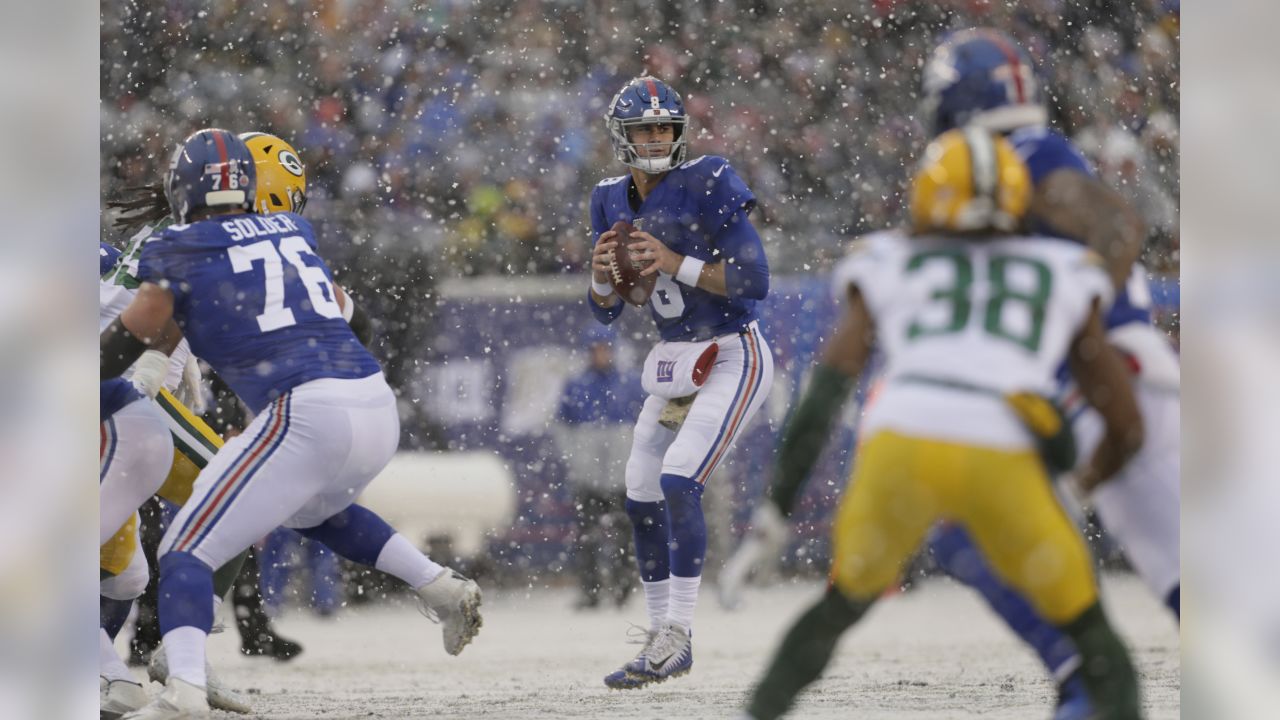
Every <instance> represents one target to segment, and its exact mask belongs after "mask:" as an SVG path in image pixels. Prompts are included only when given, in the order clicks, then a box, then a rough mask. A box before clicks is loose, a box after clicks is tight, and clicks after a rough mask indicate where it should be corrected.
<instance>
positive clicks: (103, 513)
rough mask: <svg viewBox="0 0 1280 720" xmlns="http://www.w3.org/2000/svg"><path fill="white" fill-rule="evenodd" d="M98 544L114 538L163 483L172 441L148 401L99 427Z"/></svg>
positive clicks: (134, 404)
mask: <svg viewBox="0 0 1280 720" xmlns="http://www.w3.org/2000/svg"><path fill="white" fill-rule="evenodd" d="M98 447H99V453H98V456H99V466H98V467H99V472H98V483H99V500H98V544H99V545H102V544H103V543H105V542H107V540H109V539H110V538H111V536H112V535H114V534H115V532H116V531H117V530H119V529H120V526H121V525H123V524H124V523H125V521H126V520H128V519H129V518H131V517H133V514H134V512H136V511H137V509H138V508H139V507H140V506H141V505H142V503H144V502H146V499H147V498H149V497H151V495H152V494H153V493H155V491H156V490H157V489H159V488H160V485H161V484H162V483H163V482H164V478H165V475H166V474H167V473H168V470H169V463H170V459H171V458H172V457H173V441H172V440H171V439H170V437H169V433H168V431H167V430H166V429H165V424H164V417H163V416H162V415H161V413H160V412H159V410H158V409H157V408H156V406H155V404H154V403H152V402H151V401H150V400H146V399H140V400H135V401H133V402H131V403H129V404H128V405H126V406H124V407H122V408H120V409H119V410H118V411H116V413H115V414H114V415H112V416H111V417H109V418H107V419H106V420H103V421H102V422H101V423H100V425H99V444H98Z"/></svg>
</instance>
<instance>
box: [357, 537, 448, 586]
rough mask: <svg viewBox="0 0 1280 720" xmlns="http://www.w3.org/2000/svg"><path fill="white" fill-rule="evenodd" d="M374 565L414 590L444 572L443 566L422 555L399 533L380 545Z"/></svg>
mask: <svg viewBox="0 0 1280 720" xmlns="http://www.w3.org/2000/svg"><path fill="white" fill-rule="evenodd" d="M374 567H375V568H377V569H379V570H381V571H382V572H384V573H387V574H389V575H394V576H396V577H398V578H400V579H401V580H403V581H405V582H407V583H409V587H411V588H413V589H414V590H417V589H418V588H420V587H422V586H423V585H426V584H427V583H429V582H431V581H432V580H435V579H436V577H437V576H438V575H439V574H440V573H442V572H444V567H443V566H441V565H440V564H439V563H437V562H435V561H433V560H432V559H431V558H429V557H427V556H426V555H424V554H423V553H422V551H421V550H419V549H418V548H416V547H414V546H413V543H411V542H409V539H408V538H406V537H405V536H403V535H401V534H400V533H396V534H395V535H392V536H391V539H390V540H388V541H387V544H386V545H383V546H382V550H381V551H379V552H378V561H377V562H376V563H374Z"/></svg>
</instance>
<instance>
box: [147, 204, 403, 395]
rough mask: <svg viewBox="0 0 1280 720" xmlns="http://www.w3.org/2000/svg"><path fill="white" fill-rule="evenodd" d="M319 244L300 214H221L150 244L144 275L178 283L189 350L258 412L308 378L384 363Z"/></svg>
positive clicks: (346, 374)
mask: <svg viewBox="0 0 1280 720" xmlns="http://www.w3.org/2000/svg"><path fill="white" fill-rule="evenodd" d="M315 251H316V240H315V232H314V231H313V230H312V229H311V224H310V223H308V222H307V221H306V220H304V219H303V218H302V217H301V216H300V215H295V214H294V213H288V212H282V213H275V214H272V215H223V216H220V217H216V218H212V219H209V220H203V221H200V222H196V223H192V224H189V225H172V226H170V227H168V228H165V229H164V230H162V231H161V232H160V235H159V237H157V238H155V239H153V240H151V241H149V242H148V243H147V244H146V245H145V246H143V249H142V256H141V258H140V259H139V261H138V279H139V280H141V281H143V282H152V283H157V284H160V285H162V286H164V287H167V288H168V289H169V290H170V291H172V292H173V297H174V311H173V315H174V318H175V319H176V320H177V322H178V326H179V327H181V328H182V331H183V333H184V334H185V335H186V338H187V341H188V342H189V343H190V344H191V351H192V352H193V353H194V354H195V355H197V356H198V357H200V358H202V359H204V361H205V362H207V363H209V364H210V365H211V366H213V369H214V371H215V372H217V373H218V375H219V376H221V377H222V379H223V380H225V381H226V383H227V385H228V386H230V387H231V389H232V390H234V391H235V393H236V394H237V395H239V396H240V399H241V400H244V402H245V404H247V405H248V406H249V407H250V409H252V410H253V411H254V412H255V413H256V412H259V411H261V410H262V409H263V408H264V407H266V406H267V404H268V403H270V402H271V400H273V399H274V398H276V397H278V396H280V395H282V394H283V393H285V392H287V391H288V390H290V389H292V388H294V387H297V386H298V385H301V384H302V383H305V382H308V381H310V380H317V379H319V378H348V379H354V378H362V377H367V376H369V375H372V374H374V373H376V372H379V371H380V370H381V368H380V367H379V365H378V362H377V361H376V360H374V358H373V356H372V355H370V354H369V352H368V351H367V350H365V349H364V347H363V346H362V345H361V344H360V341H359V340H357V339H356V336H355V334H354V333H352V332H351V327H350V326H349V325H347V322H346V321H345V320H343V319H342V312H341V311H340V310H339V309H338V303H337V298H336V296H335V290H334V285H333V275H332V274H331V273H330V272H329V268H328V266H326V265H325V263H324V261H323V260H321V259H320V257H319V256H318V255H316V252H315Z"/></svg>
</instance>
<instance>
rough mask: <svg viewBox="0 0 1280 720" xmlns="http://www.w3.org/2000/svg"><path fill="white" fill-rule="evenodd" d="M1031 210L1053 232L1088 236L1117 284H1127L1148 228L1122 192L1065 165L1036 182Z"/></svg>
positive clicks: (1088, 243) (1082, 238)
mask: <svg viewBox="0 0 1280 720" xmlns="http://www.w3.org/2000/svg"><path fill="white" fill-rule="evenodd" d="M1030 213H1031V215H1032V216H1033V217H1035V218H1036V219H1037V220H1039V221H1041V222H1043V223H1044V224H1046V225H1048V226H1049V227H1050V228H1051V229H1052V230H1053V231H1054V232H1056V233H1058V234H1061V235H1064V236H1066V237H1073V238H1078V239H1080V240H1082V241H1084V243H1085V244H1086V245H1088V246H1089V247H1090V248H1091V249H1092V250H1093V251H1094V252H1097V253H1098V254H1099V255H1101V256H1102V257H1103V259H1104V260H1105V261H1106V263H1107V274H1109V275H1110V276H1111V281H1112V283H1113V284H1114V285H1115V287H1116V288H1121V287H1124V284H1125V283H1126V282H1127V281H1128V279H1129V270H1130V268H1132V266H1133V263H1134V261H1135V260H1137V259H1138V255H1139V254H1140V253H1141V252H1142V244H1143V241H1144V239H1145V238H1146V228H1145V227H1144V225H1143V222H1142V218H1141V217H1140V216H1139V215H1138V213H1137V211H1135V210H1134V209H1133V208H1132V207H1131V206H1130V205H1129V203H1128V202H1127V201H1125V199H1124V198H1123V197H1121V196H1120V194H1119V193H1118V192H1116V191H1115V190H1113V189H1111V188H1110V187H1107V186H1106V185H1105V184H1103V183H1102V182H1100V181H1099V180H1098V179H1096V178H1093V177H1090V176H1088V175H1086V174H1084V173H1082V172H1079V171H1078V170H1076V169H1074V168H1062V169H1059V170H1054V171H1053V172H1051V173H1049V174H1048V175H1047V176H1045V178H1044V179H1043V180H1041V181H1040V182H1038V183H1036V187H1035V193H1034V194H1033V196H1032V198H1031V208H1030Z"/></svg>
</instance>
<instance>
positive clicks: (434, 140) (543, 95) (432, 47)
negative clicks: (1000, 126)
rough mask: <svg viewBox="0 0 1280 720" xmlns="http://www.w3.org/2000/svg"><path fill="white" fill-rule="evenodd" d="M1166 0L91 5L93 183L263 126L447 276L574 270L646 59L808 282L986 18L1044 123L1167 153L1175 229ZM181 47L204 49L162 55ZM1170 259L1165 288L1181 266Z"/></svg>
mask: <svg viewBox="0 0 1280 720" xmlns="http://www.w3.org/2000/svg"><path fill="white" fill-rule="evenodd" d="M1178 8H1179V4H1178V3H1177V2H1171V1H1170V0H1027V1H1026V2H1021V3H1016V4H1007V5H1006V4H1001V3H991V2H976V1H971V0H948V1H947V2H931V1H926V0H853V1H852V2H849V3H843V4H835V5H832V4H828V5H823V6H818V5H814V4H803V3H802V4H795V3H790V4H783V3H776V2H768V0H753V1H752V2H719V3H674V2H664V3H659V4H657V5H654V4H652V3H642V2H639V1H638V0H620V1H619V2H614V3H605V4H600V3H583V2H581V0H568V1H559V2H553V1H550V0H545V1H540V0H496V1H495V2H488V3H461V2H447V1H440V2H429V3H425V4H419V5H410V4H405V3H390V4H385V3H378V2H372V1H370V0H351V1H349V2H332V1H331V0H298V2H294V3H288V4H284V5H271V6H270V7H269V8H262V7H259V6H257V5H243V4H239V5H238V4H235V3H229V4H223V5H220V6H218V7H217V8H216V10H215V11H213V12H207V11H206V10H205V9H204V7H203V6H202V5H201V4H200V3H190V2H163V3H162V2H144V3H117V4H115V5H111V6H104V11H103V18H102V24H101V27H102V32H101V37H102V62H101V72H100V76H101V94H102V97H103V103H102V114H101V125H102V164H101V167H102V172H103V178H102V187H103V188H105V189H106V191H107V192H109V193H110V192H112V191H113V190H114V189H116V188H119V187H121V186H123V185H131V184H139V183H141V182H146V181H152V180H154V179H155V178H156V177H157V175H158V174H159V172H160V171H161V169H162V167H163V164H164V162H165V160H166V159H167V148H168V147H171V146H172V144H173V143H174V142H176V141H177V140H178V139H180V138H181V137H182V136H184V135H185V134H186V133H188V132H189V131H191V130H194V129H196V128H198V127H202V126H208V125H224V126H227V127H230V128H232V129H235V130H265V131H270V132H274V133H277V134H279V135H281V136H282V137H285V138H287V139H291V140H292V141H293V142H294V143H295V145H297V146H298V149H299V151H300V152H301V153H302V155H303V156H304V158H307V160H308V171H309V180H310V184H311V186H312V195H313V197H312V199H311V202H310V204H309V205H308V214H309V215H312V216H317V217H323V218H332V219H342V218H345V217H347V216H348V215H349V214H350V213H351V212H352V210H353V209H360V210H368V209H378V210H383V211H387V212H389V213H391V214H397V215H400V214H402V215H409V216H412V217H414V219H415V221H416V222H422V221H429V222H430V223H432V224H433V225H437V224H438V229H439V230H440V231H442V232H443V235H444V237H445V238H446V240H445V241H444V243H445V247H446V248H447V250H446V251H445V252H443V253H441V255H442V258H441V261H442V263H443V264H442V266H441V268H440V269H442V270H445V271H447V274H448V275H459V274H462V275H490V274H498V275H528V274H538V273H556V272H580V271H581V264H580V263H577V262H574V261H573V260H574V257H575V255H574V252H573V246H572V244H568V245H567V244H566V243H565V242H564V238H565V237H567V236H573V235H581V236H582V237H584V238H585V236H586V234H587V233H586V231H585V227H584V226H585V222H584V218H585V214H586V213H585V206H584V203H585V200H586V198H587V197H588V194H589V191H590V188H591V186H592V185H594V184H595V183H596V182H598V181H599V180H600V179H602V178H604V177H607V176H610V175H618V174H621V173H622V170H623V168H622V167H621V166H620V165H618V164H617V163H616V162H615V161H614V160H613V157H612V154H611V152H610V149H609V142H608V139H607V137H606V133H605V132H604V129H603V125H602V120H601V117H602V113H603V110H604V106H605V104H606V103H607V102H608V100H609V99H610V98H611V97H612V95H613V93H614V92H616V90H617V88H618V87H619V86H620V85H621V84H622V82H623V81H624V80H625V79H626V78H628V77H631V76H634V75H637V74H639V73H640V72H642V71H643V70H646V69H647V70H649V71H652V72H655V73H657V74H659V75H660V76H663V77H665V78H666V79H667V80H669V81H670V82H672V84H674V85H675V86H676V87H677V88H678V89H680V90H681V92H682V93H683V94H684V95H685V99H686V102H687V105H688V107H689V108H690V113H691V115H692V116H693V119H694V122H693V127H692V132H693V133H694V141H693V143H692V148H693V149H692V152H693V153H694V155H697V154H702V153H719V154H723V155H726V156H728V157H731V158H733V159H734V162H735V164H736V165H738V172H739V173H741V174H742V175H743V176H744V179H745V180H746V182H747V184H748V185H749V186H750V187H751V188H752V189H753V190H755V192H756V194H757V196H758V197H759V198H760V209H759V216H758V218H757V220H756V224H757V227H759V228H760V230H761V233H762V235H763V237H764V238H765V241H766V247H767V248H768V250H769V252H770V263H771V265H772V266H773V268H774V270H775V272H778V273H786V272H793V271H812V270H823V269H825V268H826V267H827V263H828V261H829V259H830V258H832V257H835V256H838V255H839V254H840V253H841V252H842V247H843V244H844V240H845V239H846V238H848V237H850V236H852V235H855V234H858V233H861V232H865V231H867V230H869V229H873V228H876V227H880V226H883V225H884V224H885V223H886V222H893V221H895V220H897V219H898V218H899V217H900V215H901V206H902V196H903V188H904V183H905V182H906V178H907V174H908V172H909V170H910V168H911V167H912V165H913V164H914V158H913V157H912V154H913V152H914V151H915V149H916V148H917V147H919V145H920V141H921V140H922V134H923V131H922V128H921V127H920V126H919V123H918V118H917V111H918V108H919V102H920V97H919V92H918V84H919V78H918V73H919V66H920V63H921V62H922V60H923V58H924V56H925V54H926V53H928V51H929V49H930V48H931V47H932V45H933V44H934V43H935V42H936V41H937V39H938V38H939V37H940V36H941V35H942V34H944V33H946V32H948V31H950V30H953V29H957V28H961V27H967V26H972V25H984V24H990V25H995V26H997V27H999V28H1000V29H1002V30H1005V31H1007V32H1009V33H1010V34H1011V35H1013V36H1014V37H1015V38H1016V39H1017V40H1018V41H1019V42H1021V43H1022V44H1023V45H1024V46H1026V47H1027V48H1028V50H1029V51H1030V52H1031V53H1032V55H1033V57H1035V59H1036V61H1037V64H1038V66H1039V69H1040V73H1041V80H1042V82H1044V83H1045V85H1046V86H1047V88H1046V89H1047V92H1046V96H1047V97H1049V98H1051V108H1050V111H1051V116H1052V117H1053V118H1054V121H1055V122H1056V123H1059V124H1062V125H1064V129H1065V130H1066V131H1067V132H1068V133H1069V134H1071V135H1073V136H1074V135H1077V134H1078V133H1081V132H1082V131H1085V130H1086V128H1087V127H1089V126H1093V127H1095V128H1097V129H1099V132H1102V133H1105V131H1106V130H1108V129H1110V128H1113V127H1117V126H1118V127H1123V128H1125V129H1127V130H1128V131H1130V132H1131V133H1133V134H1135V135H1140V136H1141V137H1142V138H1143V143H1144V145H1147V147H1148V151H1152V150H1156V151H1157V152H1159V153H1161V155H1160V156H1159V157H1158V158H1154V159H1153V161H1152V162H1151V163H1146V164H1143V163H1139V164H1138V166H1137V167H1136V168H1135V172H1137V173H1139V174H1140V175H1143V176H1145V175H1152V174H1154V175H1157V176H1158V182H1159V184H1161V185H1163V186H1164V192H1165V194H1166V195H1170V196H1171V198H1172V201H1173V203H1174V204H1173V211H1174V214H1175V216H1176V213H1177V190H1176V186H1177V162H1176V156H1177V152H1176V146H1177V135H1176V121H1175V123H1174V128H1173V131H1172V134H1171V132H1170V128H1169V127H1168V125H1169V123H1168V122H1167V121H1164V120H1161V121H1157V120H1156V118H1176V117H1177V114H1178V104H1179V102H1180V100H1179V97H1180V84H1179V82H1178V77H1179V75H1178V71H1179V68H1178V45H1179V37H1178V32H1179V30H1178V27H1179V24H1178V13H1179V9H1178ZM193 43H194V44H195V45H196V46H199V47H201V48H202V51H201V52H200V53H179V52H177V51H176V50H175V48H177V47H190V46H192V44H193ZM1153 126H1154V127H1153ZM1094 135H1095V138H1094V140H1095V148H1096V149H1097V150H1099V151H1100V150H1101V144H1100V143H1101V141H1102V139H1103V137H1102V135H1101V134H1098V132H1095V133H1094ZM1087 136H1088V133H1086V136H1085V137H1084V138H1082V139H1084V140H1088V137H1087ZM1161 144H1163V145H1161ZM1158 145H1161V146H1160V148H1159V149H1158V150H1157V146H1158ZM140 149H141V150H142V152H141V153H140V152H139V150H140ZM1147 180H1148V179H1147V178H1145V177H1140V178H1139V179H1138V181H1139V184H1145V183H1146V182H1147ZM1159 203H1160V204H1161V205H1167V203H1164V202H1163V200H1161V201H1159ZM1159 212H1160V213H1161V214H1162V217H1163V216H1166V215H1167V214H1168V213H1167V212H1166V210H1165V209H1161V210H1159ZM1162 221H1163V220H1162ZM107 222H109V218H104V225H103V227H104V229H105V228H106V227H107V224H106V223H107ZM395 242H397V243H410V244H412V243H414V242H415V239H414V237H413V236H412V235H408V236H400V237H397V238H396V240H395ZM1163 249H1164V248H1161V250H1163ZM395 257H397V255H396V253H394V252H393V253H386V254H372V253H371V254H370V256H367V257H362V258H361V262H362V263H367V264H370V265H374V266H379V265H385V264H389V263H391V262H394V258H395ZM1162 265H1163V266H1165V267H1169V268H1171V269H1170V270H1169V271H1170V272H1176V269H1177V266H1176V262H1165V263H1162Z"/></svg>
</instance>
